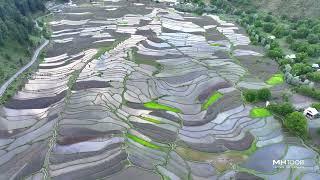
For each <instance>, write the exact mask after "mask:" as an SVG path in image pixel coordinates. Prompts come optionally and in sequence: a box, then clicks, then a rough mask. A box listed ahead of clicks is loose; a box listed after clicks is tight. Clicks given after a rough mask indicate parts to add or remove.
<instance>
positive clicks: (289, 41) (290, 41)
mask: <svg viewBox="0 0 320 180" xmlns="http://www.w3.org/2000/svg"><path fill="white" fill-rule="evenodd" d="M286 42H287V43H288V44H292V43H294V39H293V37H292V35H289V36H287V37H286Z"/></svg>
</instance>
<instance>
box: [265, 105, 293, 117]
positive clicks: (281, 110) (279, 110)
mask: <svg viewBox="0 0 320 180" xmlns="http://www.w3.org/2000/svg"><path fill="white" fill-rule="evenodd" d="M267 109H268V110H269V111H270V112H272V113H273V114H276V115H278V116H281V117H285V116H287V115H288V114H290V113H292V112H294V111H295V109H294V107H293V106H292V104H290V103H288V102H286V103H279V104H274V103H272V104H270V105H269V106H268V107H267Z"/></svg>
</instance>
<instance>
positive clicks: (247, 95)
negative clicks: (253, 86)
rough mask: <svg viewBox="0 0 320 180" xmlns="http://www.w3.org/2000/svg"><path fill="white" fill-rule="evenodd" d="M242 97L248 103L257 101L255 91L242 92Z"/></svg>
mask: <svg viewBox="0 0 320 180" xmlns="http://www.w3.org/2000/svg"><path fill="white" fill-rule="evenodd" d="M243 95H244V99H245V100H246V101H247V102H250V103H252V102H255V101H256V99H257V91H255V90H246V91H244V93H243Z"/></svg>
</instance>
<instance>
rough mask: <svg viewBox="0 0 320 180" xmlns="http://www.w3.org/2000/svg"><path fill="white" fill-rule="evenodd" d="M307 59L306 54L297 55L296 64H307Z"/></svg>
mask: <svg viewBox="0 0 320 180" xmlns="http://www.w3.org/2000/svg"><path fill="white" fill-rule="evenodd" d="M307 57H308V54H306V53H303V52H302V53H297V54H296V59H295V62H296V63H301V62H306V59H307Z"/></svg>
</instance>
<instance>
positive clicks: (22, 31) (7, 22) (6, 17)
mask: <svg viewBox="0 0 320 180" xmlns="http://www.w3.org/2000/svg"><path fill="white" fill-rule="evenodd" d="M44 10H45V6H44V0H0V32H1V33H0V46H1V45H3V44H4V43H5V42H6V40H8V39H13V40H17V41H18V42H19V43H20V44H28V43H30V39H29V36H28V35H29V34H32V33H36V32H35V31H36V29H35V27H34V22H33V20H32V18H31V15H32V13H35V12H37V11H44Z"/></svg>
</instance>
